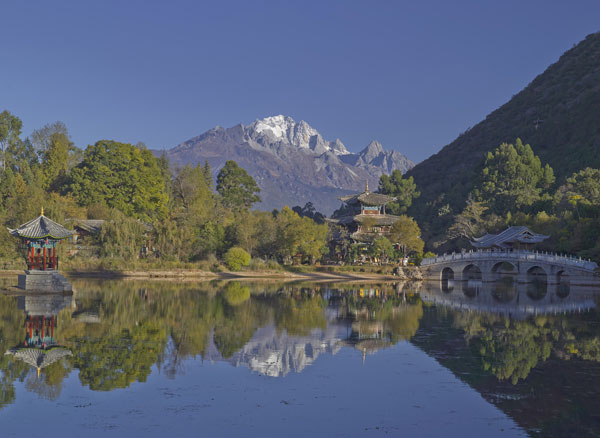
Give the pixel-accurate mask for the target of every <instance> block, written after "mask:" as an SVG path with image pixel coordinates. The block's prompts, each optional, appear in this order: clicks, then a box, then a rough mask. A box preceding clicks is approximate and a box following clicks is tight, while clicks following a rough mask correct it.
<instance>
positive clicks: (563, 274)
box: [556, 269, 571, 298]
mask: <svg viewBox="0 0 600 438" xmlns="http://www.w3.org/2000/svg"><path fill="white" fill-rule="evenodd" d="M556 283H557V284H558V286H557V287H556V296H557V297H558V298H566V297H568V296H569V294H570V293H571V282H570V281H569V272H568V271H567V270H565V269H561V270H560V271H558V272H557V273H556Z"/></svg>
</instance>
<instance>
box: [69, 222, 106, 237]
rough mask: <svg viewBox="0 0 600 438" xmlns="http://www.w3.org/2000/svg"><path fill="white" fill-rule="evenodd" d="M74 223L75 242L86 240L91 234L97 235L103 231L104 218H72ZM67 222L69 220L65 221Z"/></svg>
mask: <svg viewBox="0 0 600 438" xmlns="http://www.w3.org/2000/svg"><path fill="white" fill-rule="evenodd" d="M70 221H71V222H72V223H73V230H74V233H73V238H72V241H73V243H80V242H85V241H87V240H88V237H89V236H96V235H98V234H100V231H102V226H103V225H104V220H103V219H71V220H70ZM65 222H67V221H65Z"/></svg>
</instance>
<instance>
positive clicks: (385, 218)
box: [328, 214, 400, 226]
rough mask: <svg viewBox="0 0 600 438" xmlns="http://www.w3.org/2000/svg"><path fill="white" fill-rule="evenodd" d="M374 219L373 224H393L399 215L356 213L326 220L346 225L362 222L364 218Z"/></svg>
mask: <svg viewBox="0 0 600 438" xmlns="http://www.w3.org/2000/svg"><path fill="white" fill-rule="evenodd" d="M373 219H374V220H375V225H378V226H384V225H394V224H395V223H396V222H397V221H398V219H400V216H394V215H393V214H357V215H354V216H343V217H340V218H337V219H328V222H332V223H336V224H339V225H347V224H351V223H352V222H358V223H359V224H362V223H363V222H364V221H365V220H373Z"/></svg>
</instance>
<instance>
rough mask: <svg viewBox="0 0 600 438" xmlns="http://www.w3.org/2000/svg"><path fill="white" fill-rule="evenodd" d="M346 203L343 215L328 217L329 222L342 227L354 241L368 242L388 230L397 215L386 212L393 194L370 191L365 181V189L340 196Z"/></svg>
mask: <svg viewBox="0 0 600 438" xmlns="http://www.w3.org/2000/svg"><path fill="white" fill-rule="evenodd" d="M339 199H340V201H342V202H343V203H345V204H346V206H347V209H346V214H345V215H344V216H341V217H338V218H334V219H330V220H329V222H331V223H334V224H337V225H340V226H342V227H344V228H345V229H346V230H347V231H348V233H349V234H350V237H351V238H352V240H353V241H355V242H365V243H369V242H372V241H374V240H375V239H376V238H377V237H379V236H382V235H386V234H388V233H389V232H390V230H391V228H392V225H394V224H395V223H396V222H397V221H398V219H400V217H399V216H394V215H391V214H387V213H386V212H385V206H386V204H388V203H390V202H392V201H395V200H396V198H394V197H393V196H388V195H383V194H381V193H371V192H370V191H369V183H368V182H367V184H366V187H365V191H364V192H363V193H358V194H355V195H348V196H342V197H341V198H339Z"/></svg>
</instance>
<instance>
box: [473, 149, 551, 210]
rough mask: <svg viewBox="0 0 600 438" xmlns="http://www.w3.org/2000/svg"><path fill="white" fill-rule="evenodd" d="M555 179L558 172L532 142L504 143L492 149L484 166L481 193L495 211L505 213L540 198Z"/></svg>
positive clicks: (528, 204) (530, 203)
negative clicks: (543, 159) (532, 145)
mask: <svg viewBox="0 0 600 438" xmlns="http://www.w3.org/2000/svg"><path fill="white" fill-rule="evenodd" d="M553 183H554V172H553V170H552V168H551V167H550V166H549V165H547V164H546V165H545V166H542V163H541V161H540V159H539V157H537V156H536V155H535V154H534V153H533V150H532V149H531V146H529V145H528V144H526V145H524V144H523V142H522V141H521V139H519V138H517V140H516V141H515V144H514V145H513V144H508V143H502V144H501V145H500V146H499V147H498V148H497V149H496V150H494V151H493V152H489V153H488V154H487V157H486V159H485V163H484V167H483V170H482V182H481V196H482V199H485V201H486V202H487V204H488V205H489V207H490V208H491V209H492V211H493V212H495V213H498V214H505V213H506V212H509V211H510V212H514V211H517V210H519V209H521V208H523V207H529V206H531V205H532V204H533V203H534V202H536V201H538V200H539V199H540V197H541V194H542V192H543V191H544V190H547V189H549V188H550V186H551V185H552V184H553Z"/></svg>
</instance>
